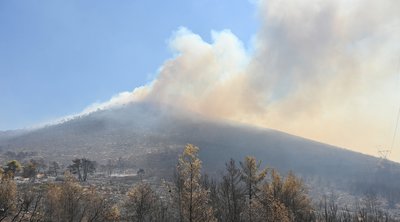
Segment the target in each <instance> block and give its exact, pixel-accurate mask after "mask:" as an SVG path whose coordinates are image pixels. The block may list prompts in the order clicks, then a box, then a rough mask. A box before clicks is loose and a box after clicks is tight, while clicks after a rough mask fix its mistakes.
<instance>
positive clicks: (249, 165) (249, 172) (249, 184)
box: [240, 156, 267, 222]
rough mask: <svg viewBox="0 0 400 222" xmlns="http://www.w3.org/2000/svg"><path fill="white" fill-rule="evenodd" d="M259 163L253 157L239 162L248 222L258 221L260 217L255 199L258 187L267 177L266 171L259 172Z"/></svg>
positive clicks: (258, 203)
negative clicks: (244, 188)
mask: <svg viewBox="0 0 400 222" xmlns="http://www.w3.org/2000/svg"><path fill="white" fill-rule="evenodd" d="M260 165H261V163H260V162H257V161H256V159H255V158H254V157H249V156H247V157H246V158H245V161H244V162H240V166H241V168H242V176H241V179H242V181H243V182H244V183H245V185H246V195H247V196H246V210H245V220H246V221H249V222H253V221H259V220H260V218H261V217H262V215H260V212H261V210H260V209H261V208H262V206H261V203H260V202H259V201H258V199H257V197H258V195H259V192H260V186H261V184H262V182H263V180H264V179H265V177H266V176H267V169H263V170H260Z"/></svg>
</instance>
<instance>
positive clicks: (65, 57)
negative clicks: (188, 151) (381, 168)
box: [0, 0, 400, 161]
mask: <svg viewBox="0 0 400 222" xmlns="http://www.w3.org/2000/svg"><path fill="white" fill-rule="evenodd" d="M35 3H36V2H35ZM14 4H16V5H14ZM0 6H1V7H0V22H1V23H0V27H1V28H2V29H1V32H2V33H1V34H2V35H0V75H1V82H0V90H1V91H0V94H1V97H0V105H1V107H2V109H0V129H10V128H18V127H23V126H29V125H32V124H35V123H41V122H44V121H49V120H52V119H55V118H57V117H62V116H67V115H70V114H77V113H80V112H82V110H83V113H87V112H91V111H93V110H96V109H98V108H107V107H113V106H118V105H120V104H124V103H128V102H132V101H152V102H158V103H165V104H168V105H169V106H177V107H179V108H181V109H186V110H189V111H192V112H197V113H200V114H203V115H206V116H210V117H213V118H222V119H227V120H232V121H238V122H242V123H247V124H252V125H257V126H262V127H267V128H272V129H277V130H281V131H285V132H288V133H291V134H294V135H299V136H302V137H306V138H310V139H313V140H317V141H321V142H325V143H328V144H333V145H337V146H341V147H345V148H349V149H352V150H355V151H359V152H363V153H368V154H372V155H377V153H378V149H390V148H391V144H392V137H393V132H394V128H395V125H396V124H395V123H396V116H397V112H398V110H399V106H400V81H399V80H400V78H399V77H400V73H399V72H400V41H399V39H400V15H399V11H400V1H397V0H383V1H376V0H331V1H329V0H258V1H256V0H253V1H248V0H235V1H232V0H218V1H211V0H193V1H187V0H182V1H164V2H161V3H160V1H118V2H111V1H64V2H63V1H47V2H46V1H40V2H39V3H36V4H33V3H31V4H29V3H25V2H24V4H22V2H19V3H16V2H15V1H8V2H6V1H2V2H1V3H0ZM110 98H111V99H110ZM394 142H395V143H394V146H393V152H392V154H391V156H390V158H391V159H394V160H398V161H400V136H397V137H396V140H395V141H394Z"/></svg>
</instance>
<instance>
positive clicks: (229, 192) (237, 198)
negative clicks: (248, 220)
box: [218, 159, 245, 222]
mask: <svg viewBox="0 0 400 222" xmlns="http://www.w3.org/2000/svg"><path fill="white" fill-rule="evenodd" d="M225 166H226V173H225V175H223V177H222V181H221V183H220V185H219V189H218V191H219V196H220V202H221V205H222V206H221V207H220V208H221V210H222V217H223V221H229V222H239V221H240V217H241V213H242V212H243V205H244V203H245V196H244V187H243V186H242V181H241V175H242V174H241V172H240V169H239V168H237V166H236V163H235V160H233V159H231V160H230V161H229V162H228V163H226V164H225Z"/></svg>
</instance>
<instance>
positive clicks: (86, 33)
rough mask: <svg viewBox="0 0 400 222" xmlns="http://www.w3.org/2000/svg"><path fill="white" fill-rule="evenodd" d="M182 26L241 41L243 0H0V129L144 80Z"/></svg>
mask: <svg viewBox="0 0 400 222" xmlns="http://www.w3.org/2000/svg"><path fill="white" fill-rule="evenodd" d="M180 26H184V27H187V28H189V29H190V30H192V31H193V32H194V33H197V34H199V35H200V36H202V38H203V39H204V40H205V41H210V38H211V36H210V31H211V30H222V29H230V30H231V31H232V32H233V33H234V34H235V35H236V36H238V38H239V39H241V40H242V41H243V42H244V43H245V44H247V45H249V43H250V41H251V38H252V37H253V36H254V34H255V33H256V31H257V26H258V23H257V18H256V10H255V6H254V5H253V4H252V3H250V2H249V1H247V0H218V1H212V0H193V1H187V0H170V1H155V0H146V1H138V0H131V1H125V0H122V1H95V0H91V1H77V0H76V1H73V0H68V1H67V0H65V1H58V0H57V1H56V0H51V1H50V0H48V1H0V27H1V29H0V107H1V108H0V130H7V129H16V128H22V127H28V126H32V125H35V124H40V123H42V122H47V121H51V120H53V119H56V118H58V117H62V116H66V115H69V114H74V113H79V112H80V111H82V110H83V109H84V108H85V107H87V106H88V105H90V104H92V103H94V102H101V101H106V100H108V99H109V98H110V97H111V96H113V95H115V94H116V93H118V92H121V91H131V90H132V89H134V88H135V87H138V86H141V85H144V84H145V83H147V82H149V81H150V80H151V79H152V78H154V75H156V72H157V69H158V67H159V66H161V65H162V63H163V62H164V61H165V60H166V59H168V58H170V57H171V55H172V52H171V51H170V49H169V48H168V44H167V42H168V39H169V38H170V36H171V35H172V33H173V32H174V31H175V30H177V29H178V27H180Z"/></svg>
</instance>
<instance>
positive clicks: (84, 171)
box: [68, 158, 96, 181]
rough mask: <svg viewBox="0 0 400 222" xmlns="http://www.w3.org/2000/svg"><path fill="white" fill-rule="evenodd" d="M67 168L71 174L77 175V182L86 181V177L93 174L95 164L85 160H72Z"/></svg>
mask: <svg viewBox="0 0 400 222" xmlns="http://www.w3.org/2000/svg"><path fill="white" fill-rule="evenodd" d="M68 168H69V170H70V171H71V173H73V174H77V175H78V180H79V181H86V180H87V179H88V175H89V174H92V173H94V172H95V170H96V162H94V161H91V160H89V159H86V158H82V159H74V160H72V164H71V165H69V166H68Z"/></svg>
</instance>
